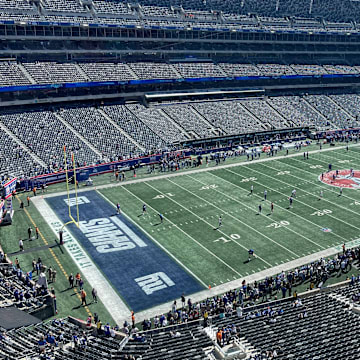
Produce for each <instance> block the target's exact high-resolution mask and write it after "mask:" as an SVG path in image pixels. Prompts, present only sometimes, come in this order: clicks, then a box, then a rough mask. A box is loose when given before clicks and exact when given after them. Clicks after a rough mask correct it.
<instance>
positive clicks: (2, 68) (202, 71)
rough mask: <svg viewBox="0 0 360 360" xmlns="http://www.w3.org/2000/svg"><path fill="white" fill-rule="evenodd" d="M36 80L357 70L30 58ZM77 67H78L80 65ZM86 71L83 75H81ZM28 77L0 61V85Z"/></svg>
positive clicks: (355, 70) (354, 70) (350, 70)
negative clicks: (71, 61) (39, 60)
mask: <svg viewBox="0 0 360 360" xmlns="http://www.w3.org/2000/svg"><path fill="white" fill-rule="evenodd" d="M22 65H23V66H24V68H25V69H26V71H27V72H28V73H29V74H30V76H31V77H32V78H33V79H34V80H35V82H36V83H37V84H56V83H66V82H86V81H89V80H90V81H128V80H136V79H144V80H145V79H147V80H148V79H179V78H206V77H215V78H216V77H226V76H232V77H237V76H238V77H241V76H282V75H296V74H298V75H325V74H354V75H358V74H359V73H360V67H358V66H349V65H323V66H321V65H290V66H289V65H283V64H257V65H254V64H236V63H219V64H214V63H211V62H196V63H194V62H189V63H170V64H169V63H165V62H129V63H122V62H119V63H111V62H96V63H95V62H89V63H81V62H80V63H77V64H75V63H70V62H69V63H58V62H44V61H42V62H32V63H30V62H29V63H23V64H22ZM79 67H80V69H79ZM81 70H82V71H83V72H82V71H81ZM84 73H85V75H84ZM29 84H31V81H30V80H29V78H28V75H27V74H25V73H24V72H23V71H22V69H21V67H20V65H18V64H17V63H16V62H14V61H10V62H8V61H3V62H0V85H3V86H10V85H29Z"/></svg>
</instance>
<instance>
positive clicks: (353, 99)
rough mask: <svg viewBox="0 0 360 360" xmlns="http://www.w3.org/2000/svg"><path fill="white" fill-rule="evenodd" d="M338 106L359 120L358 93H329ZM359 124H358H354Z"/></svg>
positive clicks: (359, 101)
mask: <svg viewBox="0 0 360 360" xmlns="http://www.w3.org/2000/svg"><path fill="white" fill-rule="evenodd" d="M329 97H330V98H331V99H332V100H334V101H335V102H336V103H337V104H338V105H339V106H341V107H342V108H343V109H344V110H345V111H346V112H347V113H349V114H350V115H351V116H353V117H354V118H355V119H356V120H357V121H356V122H357V124H359V123H358V121H360V97H359V95H354V94H346V95H330V96H329ZM356 126H359V125H356Z"/></svg>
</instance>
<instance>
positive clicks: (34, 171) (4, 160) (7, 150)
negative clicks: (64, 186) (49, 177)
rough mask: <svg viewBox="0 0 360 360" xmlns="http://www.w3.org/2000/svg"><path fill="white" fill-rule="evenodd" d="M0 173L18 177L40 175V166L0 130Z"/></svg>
mask: <svg viewBox="0 0 360 360" xmlns="http://www.w3.org/2000/svg"><path fill="white" fill-rule="evenodd" d="M0 144H1V157H0V169H1V170H0V173H1V174H7V175H11V176H13V177H15V176H18V177H22V176H33V175H38V174H41V172H42V166H41V165H40V164H39V163H37V162H36V161H35V160H34V159H33V158H32V157H31V156H30V155H29V153H28V152H27V151H26V150H24V149H23V148H22V147H21V146H20V145H19V144H17V143H16V142H15V141H14V140H13V139H12V138H11V137H10V136H9V135H8V134H6V133H5V132H4V131H3V130H2V129H1V128H0Z"/></svg>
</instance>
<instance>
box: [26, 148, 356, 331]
mask: <svg viewBox="0 0 360 360" xmlns="http://www.w3.org/2000/svg"><path fill="white" fill-rule="evenodd" d="M359 146H360V143H359V144H351V145H349V147H359ZM345 148H346V145H344V146H337V147H336V146H335V147H329V148H327V149H321V150H320V149H318V150H312V151H309V154H317V153H323V152H328V151H336V150H341V149H345ZM304 149H306V147H305V148H304ZM302 155H303V153H302V151H299V152H298V153H295V154H291V155H281V156H275V157H269V158H263V159H259V160H255V161H244V162H241V163H233V164H223V165H219V166H216V167H215V166H214V167H211V168H202V169H194V170H188V171H184V172H174V173H171V174H162V173H160V174H158V175H156V176H153V177H150V178H142V179H134V180H127V181H125V182H119V183H114V184H104V185H99V186H95V187H92V188H90V187H89V188H84V189H78V193H81V192H86V191H92V190H101V189H108V188H113V187H118V186H124V185H130V184H135V183H141V182H147V181H154V180H163V179H167V178H172V177H177V176H184V175H193V174H197V173H202V172H208V171H215V170H219V169H227V168H233V167H238V166H247V165H250V164H256V163H262V162H267V161H272V160H280V159H288V158H293V157H299V156H302ZM74 192H75V191H74V190H71V191H70V194H71V193H74ZM66 194H67V192H66V191H64V192H56V193H53V194H44V195H43V196H42V197H37V198H32V201H33V202H34V204H35V206H36V207H37V208H38V210H39V211H40V213H41V214H42V216H44V218H45V220H46V221H47V223H48V224H49V226H50V227H51V228H52V230H53V231H54V233H55V234H56V235H57V231H58V229H59V228H60V227H61V225H62V223H61V222H60V220H59V219H58V218H57V216H56V215H55V213H54V212H53V211H52V210H51V209H50V207H49V206H48V205H47V204H46V202H45V200H44V198H48V197H54V196H61V195H66ZM43 204H45V205H47V207H48V209H46V210H44V208H43V207H42V205H43ZM50 212H52V213H53V215H54V217H50V216H49V215H50ZM45 214H47V215H45ZM50 218H52V221H54V224H56V223H58V225H57V227H56V226H55V225H54V227H52V226H51V220H50ZM49 221H50V222H49ZM141 230H142V231H144V230H143V229H142V228H141ZM66 236H71V238H72V239H73V240H74V244H77V245H78V246H79V248H80V249H81V247H80V245H79V243H78V242H77V240H76V239H75V238H73V237H72V235H71V234H70V233H69V232H67V231H66V229H65V231H64V237H65V239H66ZM65 245H66V243H65ZM345 245H346V247H347V248H349V247H354V246H358V245H360V238H357V239H354V240H351V241H350V242H346V243H345ZM341 251H342V248H341V245H337V246H334V247H331V248H328V249H325V250H322V251H319V252H316V253H313V254H311V255H308V256H304V257H300V258H297V259H295V260H292V261H289V262H286V263H283V264H280V265H277V266H274V267H272V268H270V269H266V270H262V271H260V272H257V273H254V274H251V275H248V276H244V277H241V278H240V279H237V280H233V281H230V282H227V283H225V284H222V285H218V286H215V287H213V288H211V289H207V290H203V291H200V292H198V293H195V294H193V295H191V299H192V302H193V303H194V302H200V301H202V300H204V299H206V298H207V297H212V296H216V295H220V294H223V293H225V292H227V291H230V290H232V289H235V288H239V287H241V285H242V281H243V280H245V281H246V282H247V283H252V282H254V281H259V280H262V279H264V278H266V277H269V276H275V275H278V274H279V273H281V272H282V271H288V270H291V269H294V268H296V267H299V266H301V265H303V264H307V263H311V262H313V261H316V260H318V259H320V258H321V257H329V256H332V255H335V254H337V253H339V252H341ZM68 252H69V254H70V256H71V257H72V258H73V260H74V261H75V263H76V264H77V265H78V266H79V264H78V261H77V260H76V259H74V257H73V255H72V254H71V252H70V251H69V250H68ZM85 254H86V253H85ZM86 256H87V255H86ZM89 260H90V259H89ZM90 261H91V260H90ZM253 261H256V259H254V260H253ZM92 266H93V267H94V268H95V270H96V272H97V273H98V274H99V275H100V276H101V277H102V278H103V280H102V281H103V283H102V284H106V285H105V287H106V288H107V289H106V290H105V289H104V290H101V291H109V294H111V293H114V294H115V295H116V297H117V298H118V300H119V302H117V303H115V302H114V301H115V298H112V299H111V301H110V298H109V297H108V296H106V297H104V299H103V298H102V297H101V295H100V292H99V289H100V288H101V286H100V287H99V286H97V287H96V285H92V284H93V283H92V282H91V281H89V278H88V276H89V275H90V274H89V272H88V271H87V270H82V271H83V273H84V275H85V277H86V278H87V279H88V281H89V283H90V284H91V285H92V286H94V287H96V289H97V290H98V294H99V298H100V299H101V301H102V302H103V304H104V306H105V307H106V308H107V310H108V312H109V313H110V314H111V316H113V318H114V320H115V321H116V323H117V324H119V325H121V324H122V322H123V321H125V320H127V321H129V319H130V313H129V309H128V307H127V306H126V305H125V303H124V302H123V301H122V300H121V298H120V297H119V296H118V294H117V293H116V292H115V291H114V289H113V288H112V287H111V286H110V284H109V283H108V282H107V281H106V279H105V278H104V277H103V275H102V274H101V272H100V271H99V269H98V268H97V267H96V266H95V264H93V263H92ZM92 266H90V265H89V267H88V269H89V268H91V267H92ZM79 267H80V266H79ZM85 269H86V268H85ZM85 271H86V272H85ZM90 276H92V275H90ZM91 280H92V278H91ZM176 300H177V303H178V304H181V299H176ZM172 303H173V302H172V301H171V302H167V303H164V304H162V305H159V306H156V307H154V308H151V309H148V310H144V311H141V312H138V313H136V318H137V321H140V320H143V319H150V318H153V317H155V316H156V315H160V314H163V313H164V314H165V313H167V312H168V311H169V310H170V309H171V306H172ZM117 308H119V310H116V309H117Z"/></svg>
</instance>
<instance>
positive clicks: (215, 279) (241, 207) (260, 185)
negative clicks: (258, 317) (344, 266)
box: [101, 147, 360, 286]
mask: <svg viewBox="0 0 360 360" xmlns="http://www.w3.org/2000/svg"><path fill="white" fill-rule="evenodd" d="M301 154H302V153H301ZM301 154H300V156H297V157H291V158H282V159H279V158H278V159H274V160H271V161H265V162H256V161H254V162H251V163H246V164H242V165H241V166H234V167H229V168H221V167H220V168H218V169H215V170H214V169H212V170H211V171H205V172H200V173H184V174H182V175H179V176H176V177H169V178H166V179H157V180H151V181H146V182H138V183H133V184H129V185H124V186H120V187H112V188H108V189H102V190H101V193H102V194H103V195H104V196H106V197H107V198H108V199H110V200H111V201H112V202H113V203H116V202H119V203H120V204H121V205H122V209H123V212H124V213H125V214H126V215H127V216H129V217H130V218H131V219H132V220H133V221H134V222H135V223H136V224H137V225H138V226H139V227H140V228H141V229H143V230H144V231H145V232H146V233H147V234H148V235H150V236H151V237H152V238H153V240H155V241H157V242H158V243H159V244H160V245H162V246H163V247H165V248H166V249H167V251H168V252H169V253H171V254H172V255H173V256H174V257H175V258H176V259H177V260H178V262H180V263H181V264H182V265H183V266H184V267H185V268H186V269H188V270H189V271H190V272H191V273H193V274H194V275H195V276H196V277H197V278H198V280H199V281H201V282H202V283H203V284H204V285H211V286H216V285H220V284H223V283H226V282H228V281H231V280H234V279H238V278H241V277H244V276H246V275H250V274H253V273H255V272H258V271H261V270H264V269H268V268H271V267H274V266H277V265H280V264H283V263H285V262H289V261H292V260H296V259H299V258H302V257H305V256H307V255H309V254H313V253H316V252H320V251H323V250H326V249H329V248H332V247H334V246H336V245H341V244H343V243H344V242H345V243H349V245H350V242H351V241H353V242H352V243H353V244H356V243H357V242H356V239H358V238H360V222H359V214H358V209H359V208H360V193H359V190H356V189H348V188H345V189H343V193H342V195H340V192H339V188H338V187H334V186H330V185H327V184H324V183H322V182H320V181H319V175H320V174H321V173H322V172H326V171H327V169H328V164H329V163H331V164H332V165H333V169H334V170H336V169H339V170H341V169H349V168H354V169H360V149H359V148H358V147H351V148H350V150H349V151H346V150H345V149H337V150H334V151H327V152H320V153H315V154H310V158H309V159H307V160H305V159H303V157H302V156H301ZM251 185H253V186H254V193H253V194H250V187H251ZM293 189H295V190H296V198H295V199H294V202H293V206H292V208H290V207H289V196H290V195H291V192H292V190H293ZM264 190H266V191H267V200H264ZM321 190H322V191H323V197H322V198H321V200H320V191H321ZM271 202H273V203H274V212H273V213H271V211H270V203H271ZM143 204H146V205H147V213H146V215H142V205H143ZM259 205H261V206H262V211H261V213H260V214H259V211H258V208H259ZM159 213H161V214H163V216H164V221H163V223H160V218H159V215H158V214H159ZM219 216H221V217H222V226H221V227H220V228H218V221H219ZM248 249H254V251H255V255H256V257H255V259H253V260H252V261H250V262H248V261H247V260H248ZM139 261H141V259H139Z"/></svg>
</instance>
